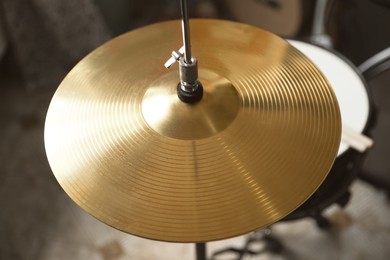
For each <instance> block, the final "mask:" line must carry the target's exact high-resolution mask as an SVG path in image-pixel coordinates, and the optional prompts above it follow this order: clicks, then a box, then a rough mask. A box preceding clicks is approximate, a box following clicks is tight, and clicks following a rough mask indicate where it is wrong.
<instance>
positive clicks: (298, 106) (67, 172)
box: [45, 20, 341, 242]
mask: <svg viewBox="0 0 390 260" xmlns="http://www.w3.org/2000/svg"><path fill="white" fill-rule="evenodd" d="M180 30H181V26H180V21H171V22H164V23H160V24H155V25H150V26H147V27H144V28H141V29H138V30H135V31H132V32H129V33H127V34H124V35H122V36H119V37H117V38H115V39H113V40H111V41H109V42H108V43H106V44H104V45H103V46H101V47H99V48H98V49H96V50H95V51H93V52H92V53H90V54H89V55H88V56H87V57H85V58H84V59H83V60H82V61H81V62H80V63H79V64H77V65H76V66H75V67H74V68H73V70H72V71H71V72H70V73H69V74H68V75H67V76H66V78H65V79H64V80H63V82H62V83H61V85H60V86H59V88H58V90H57V92H56V93H55V95H54V97H53V99H52V101H51V104H50V107H49V110H48V114H47V118H46V125H45V146H46V152H47V156H48V160H49V163H50V166H51V168H52V171H53V173H54V175H55V177H56V178H57V180H58V182H59V183H60V185H61V186H62V187H63V189H64V190H65V191H66V193H67V194H68V195H69V196H70V197H71V198H72V199H73V200H74V201H75V202H76V203H77V204H78V205H79V206H80V207H82V208H83V209H84V210H86V211H87V212H89V213H90V214H91V215H93V216H94V217H96V218H97V219H99V220H101V221H103V222H104V223H106V224H108V225H110V226H112V227H115V228H117V229H119V230H122V231H125V232H128V233H130V234H134V235H137V236H141V237H146V238H150V239H156V240H163V241H176V242H205V241H212V240H218V239H225V238H228V237H232V236H236V235H240V234H244V233H247V232H250V231H253V230H255V229H258V228H262V227H265V226H267V225H270V224H272V223H274V222H276V221H278V220H280V219H281V218H283V217H284V216H286V215H287V214H288V213H290V212H292V211H293V210H294V209H296V208H297V207H298V206H299V205H300V204H302V203H303V202H304V201H305V200H306V199H307V198H308V197H309V196H310V195H311V194H312V193H313V192H314V191H315V190H316V189H317V188H318V186H319V185H320V184H321V182H322V181H323V180H324V178H325V177H326V175H327V173H328V171H329V170H330V168H331V166H332V164H333V162H334V160H335V157H336V154H337V150H338V146H339V143H340V135H341V134H340V133H341V120H340V112H339V108H338V104H337V101H336V97H335V95H334V93H333V91H332V89H331V88H330V86H329V85H328V82H327V80H326V79H325V78H324V76H323V75H322V74H321V73H320V71H319V70H318V69H317V68H316V67H315V66H314V65H313V64H312V62H310V61H309V60H308V59H307V58H306V57H305V56H304V55H303V54H301V53H300V52H299V51H298V50H296V49H295V48H294V47H292V46H291V45H289V44H288V43H287V42H286V41H284V40H283V39H281V38H279V37H277V36H275V35H273V34H271V33H269V32H267V31H264V30H262V29H259V28H256V27H253V26H249V25H244V24H239V23H235V22H228V21H218V20H193V21H191V38H192V50H193V54H194V56H196V58H197V59H198V61H199V79H200V81H201V82H202V84H203V87H204V96H203V99H202V100H201V101H199V102H198V103H195V104H186V103H183V102H181V101H180V100H179V99H178V97H177V96H176V86H177V84H178V81H179V75H178V72H177V68H172V69H171V70H167V69H165V68H164V66H163V64H164V63H165V61H166V60H167V58H169V55H170V53H171V51H172V50H173V49H175V48H178V47H180V46H181V31H180Z"/></svg>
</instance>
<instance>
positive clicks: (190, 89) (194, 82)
mask: <svg viewBox="0 0 390 260" xmlns="http://www.w3.org/2000/svg"><path fill="white" fill-rule="evenodd" d="M180 7H181V16H182V17H181V18H182V19H181V24H182V35H183V47H182V48H180V50H178V51H173V52H172V57H171V58H170V59H169V60H168V61H167V62H166V63H165V65H164V66H165V67H166V68H170V67H171V66H172V65H173V64H174V63H175V62H178V63H179V73H180V83H179V84H178V85H177V96H178V97H179V99H180V100H181V101H183V102H185V103H195V102H198V101H199V100H201V99H202V97H203V86H202V84H201V83H200V81H199V80H198V61H197V60H196V58H194V57H192V56H191V42H190V24H189V19H188V12H187V0H180Z"/></svg>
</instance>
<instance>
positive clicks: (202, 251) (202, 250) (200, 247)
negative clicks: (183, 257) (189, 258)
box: [195, 243, 207, 260]
mask: <svg viewBox="0 0 390 260" xmlns="http://www.w3.org/2000/svg"><path fill="white" fill-rule="evenodd" d="M195 249H196V260H206V259H207V253H206V243H196V244H195Z"/></svg>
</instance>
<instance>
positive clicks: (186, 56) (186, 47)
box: [180, 0, 192, 64]
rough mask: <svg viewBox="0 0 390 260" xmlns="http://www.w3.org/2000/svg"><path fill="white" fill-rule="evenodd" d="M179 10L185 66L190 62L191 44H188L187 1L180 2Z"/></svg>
mask: <svg viewBox="0 0 390 260" xmlns="http://www.w3.org/2000/svg"><path fill="white" fill-rule="evenodd" d="M180 8H181V28H182V31H183V46H184V62H185V63H187V64H190V63H192V61H191V58H192V56H191V43H190V25H189V20H188V7H187V0H180Z"/></svg>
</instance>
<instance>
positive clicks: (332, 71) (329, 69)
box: [283, 40, 375, 226]
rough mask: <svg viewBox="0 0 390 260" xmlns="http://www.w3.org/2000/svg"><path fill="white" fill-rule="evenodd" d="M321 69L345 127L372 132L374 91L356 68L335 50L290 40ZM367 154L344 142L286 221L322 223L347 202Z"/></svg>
mask: <svg viewBox="0 0 390 260" xmlns="http://www.w3.org/2000/svg"><path fill="white" fill-rule="evenodd" d="M289 42H290V44H292V45H293V46H294V47H295V48H297V49H298V50H300V51H301V52H302V53H303V54H305V55H306V56H307V57H308V58H309V59H311V60H312V62H313V63H314V64H315V65H316V66H317V67H318V68H319V69H320V70H321V71H322V73H323V74H324V75H325V77H326V78H327V79H328V81H329V83H330V85H331V86H332V88H333V90H334V92H335V94H336V97H337V100H338V102H339V106H340V112H341V120H342V124H343V126H347V127H349V128H351V129H353V130H355V131H357V132H359V133H363V134H365V135H368V136H369V135H370V130H371V129H372V127H373V126H374V121H375V120H374V118H375V116H374V109H373V102H372V97H371V93H370V91H369V89H368V87H367V84H366V82H365V80H364V79H363V77H362V76H361V74H360V73H359V71H358V70H357V68H356V67H355V66H354V65H353V64H352V63H351V62H349V61H348V60H347V59H346V58H344V57H343V56H342V55H341V54H339V53H336V52H335V51H330V50H327V49H324V48H322V47H318V46H315V45H313V44H309V43H305V42H301V41H296V40H289ZM364 156H365V153H360V152H358V151H355V150H353V149H351V148H349V147H348V146H347V145H346V144H344V143H343V142H342V141H341V144H340V147H339V151H338V155H337V158H336V160H335V163H334V165H333V167H332V169H331V170H330V172H329V174H328V176H327V177H326V179H325V180H324V182H323V183H322V184H321V186H320V187H319V188H318V190H317V191H316V192H315V193H314V194H313V195H312V196H311V197H310V198H309V199H308V200H307V201H306V202H305V203H304V204H302V205H301V206H300V207H298V208H297V209H296V210H295V211H293V212H292V213H290V214H289V215H288V216H287V217H285V218H284V219H283V220H293V219H298V218H303V217H314V218H315V219H316V220H317V223H318V224H319V225H320V226H321V223H323V222H322V221H323V220H325V219H324V218H323V217H322V215H321V212H322V211H323V210H324V209H325V208H327V207H329V206H330V205H332V204H333V203H337V204H339V205H340V206H345V205H346V204H347V203H348V200H349V197H350V193H349V187H350V185H351V184H352V182H353V180H354V179H356V177H357V174H358V172H359V170H360V169H361V164H362V162H363V159H364Z"/></svg>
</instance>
